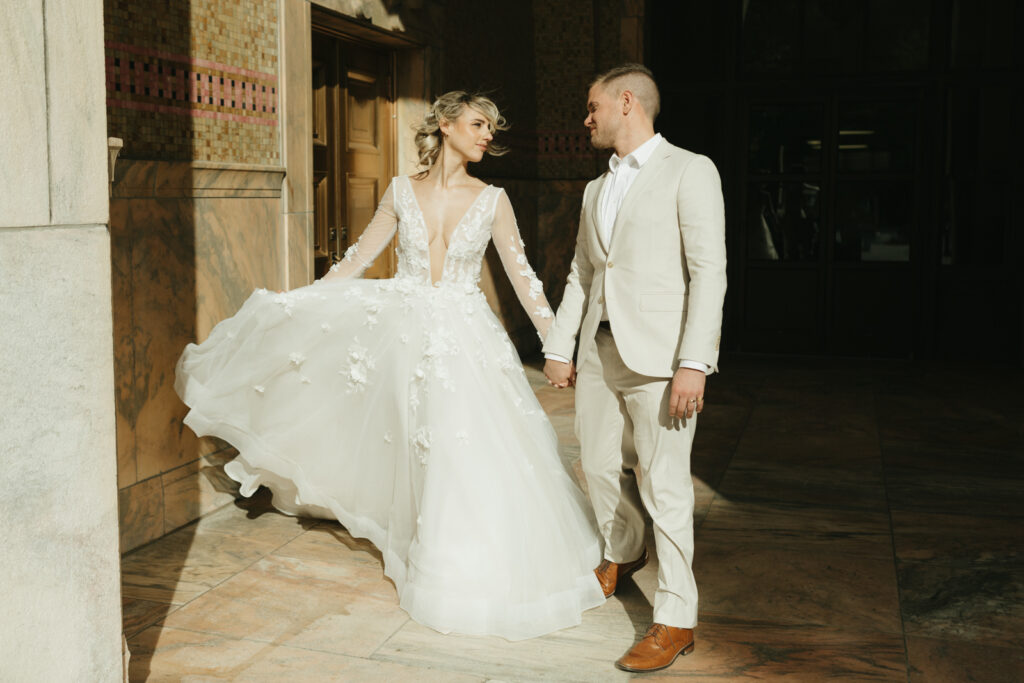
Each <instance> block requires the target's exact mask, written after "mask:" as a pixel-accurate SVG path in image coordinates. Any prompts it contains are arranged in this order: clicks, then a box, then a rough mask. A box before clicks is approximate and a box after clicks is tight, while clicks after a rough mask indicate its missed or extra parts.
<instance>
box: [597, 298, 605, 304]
mask: <svg viewBox="0 0 1024 683" xmlns="http://www.w3.org/2000/svg"><path fill="white" fill-rule="evenodd" d="M597 303H599V304H603V303H604V297H603V296H599V297H597Z"/></svg>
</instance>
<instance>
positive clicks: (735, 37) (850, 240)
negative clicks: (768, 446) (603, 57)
mask: <svg viewBox="0 0 1024 683" xmlns="http://www.w3.org/2000/svg"><path fill="white" fill-rule="evenodd" d="M649 8H650V12H649V14H648V16H649V19H650V22H649V25H648V31H647V36H648V41H647V50H648V63H649V64H650V65H651V67H652V69H653V70H654V72H655V75H656V77H657V78H658V81H659V83H660V85H661V87H662V90H663V99H664V106H663V108H662V111H663V114H662V116H661V118H660V119H659V121H658V122H657V127H658V128H659V130H660V131H661V132H662V133H664V134H665V135H666V137H668V139H669V140H671V141H672V142H674V143H675V144H678V145H681V146H683V147H686V148H688V149H691V150H693V151H697V152H701V153H704V154H707V155H708V156H710V157H711V158H712V159H713V160H714V161H715V162H716V163H717V164H718V166H719V169H720V170H721V172H722V178H723V184H724V189H725V193H726V204H727V214H728V215H727V218H728V242H729V256H730V265H729V277H730V291H729V296H728V300H727V305H726V308H727V311H726V313H727V315H726V331H725V335H724V337H723V344H724V345H725V346H726V347H727V348H730V349H733V350H743V351H767V352H787V353H810V354H828V355H844V356H845V355H853V356H872V357H902V358H928V357H930V358H955V359H958V360H961V361H963V362H966V363H978V362H982V363H990V362H995V363H1002V364H1015V365H1019V364H1021V363H1022V362H1024V347H1022V336H1021V327H1022V321H1024V306H1022V285H1024V279H1022V276H1021V270H1022V269H1021V268H1020V267H1019V265H1018V263H1017V254H1019V253H1020V251H1021V247H1022V246H1024V240H1022V239H1021V237H1020V235H1019V233H1020V228H1021V223H1022V213H1021V209H1020V206H1019V202H1015V201H1013V200H1014V198H1015V197H1019V196H1021V195H1022V190H1024V175H1022V172H1021V165H1020V163H1019V162H1018V160H1019V159H1020V158H1021V152H1022V149H1021V142H1020V140H1021V136H1020V134H1019V127H1020V123H1021V122H1022V121H1024V87H1022V85H1021V84H1022V83H1024V79H1022V78H1021V75H1022V74H1021V71H1022V68H1021V67H1022V64H1024V58H1022V54H1021V52H1020V51H1019V50H1017V51H1015V50H1014V49H1013V45H1014V40H1015V38H1018V37H1019V36H1021V35H1024V31H1022V25H1024V7H1021V6H1020V4H1019V3H1015V2H1013V1H1012V0H988V1H987V2H968V1H966V0H904V1H903V2H899V3H891V2H882V1H881V0H867V1H864V2H848V3H835V2H829V1H827V0H781V1H779V0H736V1H733V2H722V3H706V2H700V1H699V0H673V1H668V0H652V2H650V3H649Z"/></svg>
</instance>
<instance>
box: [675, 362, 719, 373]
mask: <svg viewBox="0 0 1024 683" xmlns="http://www.w3.org/2000/svg"><path fill="white" fill-rule="evenodd" d="M678 367H680V368H688V369H690V370H700V371H701V372H703V373H704V374H705V375H710V374H711V366H709V365H708V364H707V363H701V362H700V361H699V360H682V359H680V360H679V365H678Z"/></svg>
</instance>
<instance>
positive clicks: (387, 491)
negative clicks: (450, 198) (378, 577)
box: [175, 279, 604, 640]
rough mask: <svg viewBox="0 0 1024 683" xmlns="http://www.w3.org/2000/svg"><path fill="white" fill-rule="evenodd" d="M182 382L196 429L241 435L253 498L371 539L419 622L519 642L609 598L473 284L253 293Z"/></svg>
mask: <svg viewBox="0 0 1024 683" xmlns="http://www.w3.org/2000/svg"><path fill="white" fill-rule="evenodd" d="M175 387H176V389H177V391H178V394H179V395H180V396H181V398H182V400H184V402H185V403H186V404H187V405H188V406H189V407H190V408H191V410H190V412H189V413H188V416H187V417H186V418H185V423H186V424H187V425H188V426H189V427H191V428H192V429H193V430H194V431H195V432H196V434H198V435H200V436H205V435H213V436H217V437H220V438H222V439H224V440H226V441H228V442H229V443H231V444H232V445H234V446H235V447H236V448H237V449H238V451H239V453H240V454H239V456H238V457H237V458H236V459H235V460H234V461H232V462H231V463H229V464H228V465H227V466H226V468H225V469H226V470H227V473H228V474H229V475H230V476H231V477H233V478H234V479H236V480H237V481H239V482H240V483H241V484H242V493H243V494H244V495H251V494H252V493H253V492H254V491H255V490H256V488H257V487H258V486H260V485H264V486H267V487H269V488H270V489H271V490H272V491H273V493H274V505H275V507H277V508H279V509H280V510H282V511H284V512H287V513H290V514H296V515H305V516H315V517H322V518H329V519H337V520H338V521H340V522H341V523H342V524H343V525H344V526H345V527H346V528H347V529H348V530H349V532H351V533H352V534H353V535H355V536H360V537H364V538H367V539H369V540H370V541H371V542H373V543H374V545H376V546H377V548H379V549H380V551H381V553H382V555H383V557H384V571H385V573H386V574H387V576H389V577H390V578H391V579H392V580H393V581H394V583H395V586H396V588H397V590H398V594H399V598H400V601H401V606H402V607H403V608H404V609H405V610H406V611H408V612H409V614H410V615H411V616H412V618H414V619H415V620H416V621H418V622H420V623H422V624H425V625H427V626H430V627H432V628H435V629H437V630H438V631H442V632H445V633H448V632H455V633H463V634H479V635H499V636H503V637H505V638H508V639H509V640H519V639H523V638H530V637H533V636H537V635H541V634H543V633H548V632H550V631H554V630H557V629H561V628H565V627H567V626H573V625H575V624H578V623H579V622H580V617H581V613H582V612H583V611H584V610H586V609H589V608H591V607H594V606H596V605H598V604H600V603H602V602H603V601H604V596H603V594H602V592H601V589H600V587H599V586H598V584H597V581H596V579H595V577H594V574H593V568H594V567H595V566H596V565H597V563H598V562H599V561H600V559H601V549H600V540H599V537H598V534H597V532H596V528H595V524H594V521H593V517H592V513H591V511H590V508H589V506H588V503H587V501H586V500H585V497H584V495H583V494H582V492H581V491H580V489H579V487H578V486H577V485H576V483H575V481H574V480H573V478H572V476H571V475H570V473H569V468H568V467H567V465H566V463H564V462H562V460H561V459H560V457H559V455H558V449H557V438H556V436H555V433H554V430H553V429H552V427H551V424H550V422H549V421H548V420H547V417H546V415H545V414H544V412H543V410H542V409H541V407H540V405H539V404H538V402H537V400H536V397H535V396H534V394H533V392H532V390H531V388H530V386H529V384H528V382H527V381H526V377H525V374H524V372H523V369H522V365H521V364H520V362H519V359H518V356H517V355H516V353H515V350H514V348H513V347H512V345H511V343H510V342H509V340H508V337H507V336H506V335H505V332H504V330H503V329H502V328H501V326H500V325H499V323H498V321H497V319H496V318H495V317H494V315H493V314H492V312H491V310H490V309H489V308H488V306H487V303H486V300H485V299H484V297H483V295H482V294H481V293H480V292H479V290H478V289H477V288H476V287H465V286H456V285H444V286H441V287H431V286H429V285H424V284H422V283H418V282H413V281H407V280H403V279H394V280H379V281H377V280H345V281H340V282H317V283H315V284H313V285H310V286H308V287H303V288H301V289H297V290H294V291H292V292H288V293H284V294H278V293H273V292H267V291H266V290H259V291H257V292H255V293H253V295H252V296H251V297H250V298H249V299H248V300H247V301H246V302H245V304H244V305H243V306H242V308H241V310H239V312H238V313H237V314H236V315H235V316H233V317H232V318H229V319H227V320H225V321H223V322H221V323H220V324H219V325H217V326H216V327H215V328H214V329H213V331H212V332H211V334H210V336H209V338H208V339H207V340H206V341H205V342H203V343H202V344H199V345H195V344H190V345H189V346H188V347H187V348H186V349H185V351H184V353H183V354H182V356H181V359H180V360H179V361H178V367H177V381H176V385H175Z"/></svg>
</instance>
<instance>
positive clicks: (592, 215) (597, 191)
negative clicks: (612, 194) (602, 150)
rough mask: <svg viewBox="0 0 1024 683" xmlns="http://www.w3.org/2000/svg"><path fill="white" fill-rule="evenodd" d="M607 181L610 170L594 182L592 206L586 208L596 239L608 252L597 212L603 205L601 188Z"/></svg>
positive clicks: (591, 194) (591, 198) (591, 197)
mask: <svg viewBox="0 0 1024 683" xmlns="http://www.w3.org/2000/svg"><path fill="white" fill-rule="evenodd" d="M607 181H608V171H605V172H604V173H602V174H601V175H600V176H598V178H597V182H595V183H594V190H593V192H591V193H590V206H588V207H586V208H585V209H584V210H585V211H586V214H587V220H589V221H590V226H591V229H593V231H594V241H595V242H596V243H597V244H598V245H600V247H601V249H602V250H603V251H604V252H605V253H606V254H607V253H608V245H607V244H605V243H604V240H602V239H601V226H600V225H598V219H599V216H598V215H597V213H598V207H599V206H600V205H601V201H600V199H601V189H602V188H603V187H604V184H605V183H606V182H607Z"/></svg>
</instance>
